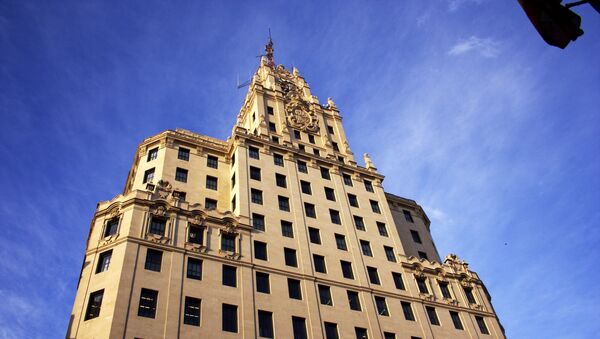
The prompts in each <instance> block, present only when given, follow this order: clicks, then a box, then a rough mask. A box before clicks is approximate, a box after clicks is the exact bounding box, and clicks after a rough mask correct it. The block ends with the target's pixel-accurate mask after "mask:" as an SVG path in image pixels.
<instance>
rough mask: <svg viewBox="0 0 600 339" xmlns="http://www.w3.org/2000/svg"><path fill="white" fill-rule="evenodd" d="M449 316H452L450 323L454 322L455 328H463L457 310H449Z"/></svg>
mask: <svg viewBox="0 0 600 339" xmlns="http://www.w3.org/2000/svg"><path fill="white" fill-rule="evenodd" d="M450 318H452V323H453V324H454V328H455V329H457V330H463V329H464V328H463V324H462V321H460V315H459V314H458V312H455V311H450Z"/></svg>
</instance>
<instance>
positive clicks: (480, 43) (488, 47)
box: [448, 36, 500, 58]
mask: <svg viewBox="0 0 600 339" xmlns="http://www.w3.org/2000/svg"><path fill="white" fill-rule="evenodd" d="M499 45H500V44H499V43H498V42H497V41H495V40H493V39H492V38H478V37H476V36H471V37H470V38H468V39H466V40H461V41H459V42H457V43H456V44H455V45H454V46H452V48H450V50H449V51H448V54H450V55H461V54H465V53H468V52H475V53H479V54H480V55H481V56H483V57H486V58H495V57H497V56H498V54H500V49H499V47H500V46H499Z"/></svg>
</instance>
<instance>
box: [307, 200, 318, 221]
mask: <svg viewBox="0 0 600 339" xmlns="http://www.w3.org/2000/svg"><path fill="white" fill-rule="evenodd" d="M304 211H305V213H306V216H307V217H309V218H316V217H317V211H316V210H315V205H313V204H309V203H307V202H305V203H304Z"/></svg>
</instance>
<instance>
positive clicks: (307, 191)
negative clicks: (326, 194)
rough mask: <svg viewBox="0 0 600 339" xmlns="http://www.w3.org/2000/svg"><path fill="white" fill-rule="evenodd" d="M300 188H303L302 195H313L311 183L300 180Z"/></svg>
mask: <svg viewBox="0 0 600 339" xmlns="http://www.w3.org/2000/svg"><path fill="white" fill-rule="evenodd" d="M300 187H301V188H302V193H304V194H312V190H311V189H310V182H308V181H304V180H300Z"/></svg>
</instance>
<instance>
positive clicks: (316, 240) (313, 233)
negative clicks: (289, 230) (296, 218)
mask: <svg viewBox="0 0 600 339" xmlns="http://www.w3.org/2000/svg"><path fill="white" fill-rule="evenodd" d="M308 235H309V238H310V242H312V243H313V244H318V245H320V244H321V234H320V233H319V229H318V228H313V227H309V228H308Z"/></svg>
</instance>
